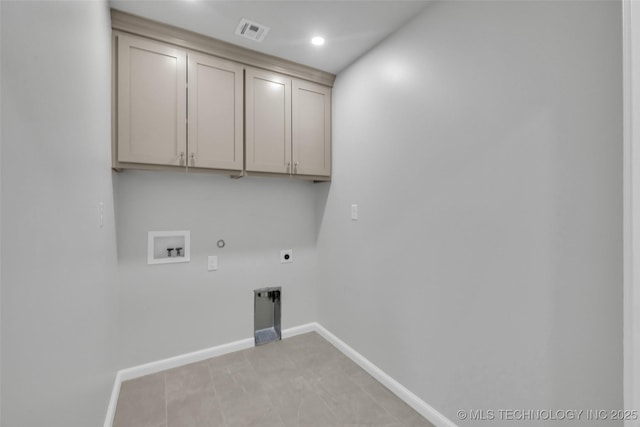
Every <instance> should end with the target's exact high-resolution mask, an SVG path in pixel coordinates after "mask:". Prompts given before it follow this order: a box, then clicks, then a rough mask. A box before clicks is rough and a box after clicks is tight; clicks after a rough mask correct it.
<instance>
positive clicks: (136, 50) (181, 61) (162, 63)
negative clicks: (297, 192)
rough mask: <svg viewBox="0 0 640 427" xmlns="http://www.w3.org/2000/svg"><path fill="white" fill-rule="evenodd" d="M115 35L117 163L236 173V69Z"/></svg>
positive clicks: (239, 159) (239, 155)
mask: <svg viewBox="0 0 640 427" xmlns="http://www.w3.org/2000/svg"><path fill="white" fill-rule="evenodd" d="M117 40H118V75H117V77H118V78H117V86H118V97H117V117H118V139H117V140H118V142H117V159H118V163H119V164H120V166H123V165H122V163H137V164H149V165H158V166H181V167H185V166H188V167H192V168H210V169H223V170H234V171H241V170H242V166H243V150H242V144H243V133H242V131H243V128H242V123H243V121H242V120H243V118H242V114H243V111H242V109H243V96H242V77H243V67H242V66H241V65H239V64H236V63H233V62H229V61H224V60H221V59H218V58H215V57H213V56H208V55H202V54H198V53H192V52H187V51H184V50H181V49H177V48H175V47H172V46H170V45H165V44H162V43H158V42H153V41H150V40H145V39H141V38H137V37H130V36H126V35H120V36H119V37H118V38H117ZM187 83H188V85H187ZM187 104H188V105H187ZM187 107H188V108H187ZM187 112H188V113H187ZM125 166H126V165H125Z"/></svg>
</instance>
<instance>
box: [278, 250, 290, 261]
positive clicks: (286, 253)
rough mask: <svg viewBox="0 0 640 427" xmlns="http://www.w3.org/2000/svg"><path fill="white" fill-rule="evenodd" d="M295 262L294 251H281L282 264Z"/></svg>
mask: <svg viewBox="0 0 640 427" xmlns="http://www.w3.org/2000/svg"><path fill="white" fill-rule="evenodd" d="M289 262H293V249H285V250H282V251H280V263H281V264H285V263H289Z"/></svg>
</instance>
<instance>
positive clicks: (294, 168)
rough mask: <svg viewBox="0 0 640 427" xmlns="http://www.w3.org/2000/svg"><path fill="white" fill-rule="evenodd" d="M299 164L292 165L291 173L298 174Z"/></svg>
mask: <svg viewBox="0 0 640 427" xmlns="http://www.w3.org/2000/svg"><path fill="white" fill-rule="evenodd" d="M299 164H300V162H296V163H295V164H294V165H293V173H298V165H299Z"/></svg>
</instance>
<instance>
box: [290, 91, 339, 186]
mask: <svg viewBox="0 0 640 427" xmlns="http://www.w3.org/2000/svg"><path fill="white" fill-rule="evenodd" d="M292 96H293V103H292V108H291V109H292V114H293V116H292V125H293V134H292V141H293V144H292V161H293V173H294V174H299V175H318V176H331V89H330V88H328V87H326V86H322V85H318V84H315V83H311V82H306V81H302V80H293V95H292Z"/></svg>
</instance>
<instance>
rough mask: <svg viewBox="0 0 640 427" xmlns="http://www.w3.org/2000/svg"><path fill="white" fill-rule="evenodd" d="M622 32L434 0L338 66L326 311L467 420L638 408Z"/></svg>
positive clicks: (367, 352) (579, 19) (595, 17)
mask: <svg viewBox="0 0 640 427" xmlns="http://www.w3.org/2000/svg"><path fill="white" fill-rule="evenodd" d="M621 34H622V29H621V7H620V3H619V2H490V1H483V2H436V3H433V4H431V5H430V6H428V7H427V8H426V9H425V12H424V13H423V14H421V15H420V16H419V17H417V18H416V19H415V20H414V21H413V22H412V23H410V24H409V25H408V26H406V27H404V28H403V29H401V30H400V31H398V32H397V33H396V34H395V35H394V36H392V37H391V38H389V39H388V40H386V41H385V42H383V43H382V44H381V45H379V46H378V47H376V48H375V49H374V50H372V51H371V52H369V53H368V54H367V55H365V56H364V57H362V58H361V59H360V60H359V61H357V62H356V63H355V64H353V65H352V66H351V67H350V68H348V69H347V70H345V71H344V72H342V73H340V75H339V76H338V79H337V82H336V85H335V88H334V110H333V113H334V128H333V132H334V133H333V141H334V175H333V182H332V184H331V186H330V189H328V188H326V189H325V193H324V194H322V195H321V196H320V200H319V201H320V203H324V204H325V209H324V214H323V218H322V220H321V229H320V235H319V243H318V251H319V257H320V258H319V259H320V261H319V271H320V273H321V276H320V277H321V279H320V281H319V289H321V292H319V293H318V295H319V302H318V307H319V320H320V323H321V324H322V325H324V326H325V327H327V328H328V329H329V330H331V331H332V332H333V333H335V334H336V335H337V336H339V337H340V338H341V339H343V340H344V341H346V342H347V343H348V344H349V345H351V346H352V347H354V348H355V349H356V350H357V351H359V352H361V353H362V354H363V355H364V356H366V357H367V358H369V360H371V361H372V362H373V363H375V364H376V365H378V366H379V367H381V368H382V369H383V370H385V371H386V372H387V373H389V374H390V375H391V376H393V377H394V378H395V379H397V380H398V381H399V382H401V383H402V384H404V385H405V386H406V387H408V388H409V389H410V390H412V391H413V392H415V393H416V394H417V395H418V396H419V397H421V398H422V399H423V400H425V401H426V402H428V403H429V404H431V405H432V406H434V407H435V408H436V409H437V410H439V411H440V412H442V413H443V414H444V415H446V416H448V417H449V418H450V419H452V420H453V421H454V422H457V421H458V420H457V417H456V411H457V410H458V409H471V408H477V409H494V410H498V409H510V408H512V409H527V408H531V409H536V408H540V409H543V408H575V409H585V410H586V409H606V408H614V409H620V408H621V407H622V68H621V67H622V58H621ZM352 203H358V204H359V207H360V220H359V221H355V222H354V221H351V220H350V205H351V204H352ZM475 423H477V421H476V422H475ZM475 423H474V422H469V423H468V425H474V424H475ZM485 423H486V425H492V424H494V423H491V422H485ZM485 423H483V425H484V424H485ZM461 424H464V423H461ZM516 424H517V423H516ZM554 424H555V423H553V422H548V423H545V425H554ZM560 424H561V425H566V424H567V423H566V422H565V423H562V422H560V423H559V424H558V425H560ZM602 424H604V423H602V422H600V423H595V425H602ZM612 424H614V423H612Z"/></svg>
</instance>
